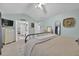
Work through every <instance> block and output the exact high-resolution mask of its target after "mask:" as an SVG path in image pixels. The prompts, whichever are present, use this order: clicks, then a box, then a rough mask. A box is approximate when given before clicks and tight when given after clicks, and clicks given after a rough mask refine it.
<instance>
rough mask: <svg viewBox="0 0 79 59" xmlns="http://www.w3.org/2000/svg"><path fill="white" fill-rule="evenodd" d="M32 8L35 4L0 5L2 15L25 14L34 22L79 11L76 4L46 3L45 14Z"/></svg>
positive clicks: (78, 5) (78, 6)
mask: <svg viewBox="0 0 79 59" xmlns="http://www.w3.org/2000/svg"><path fill="white" fill-rule="evenodd" d="M34 6H35V3H0V11H1V12H2V13H3V14H26V15H29V16H30V17H32V18H34V19H36V20H42V19H47V18H49V17H51V16H55V15H57V14H60V13H63V12H69V11H74V10H79V4H78V3H46V4H45V8H46V11H47V13H44V12H43V11H42V10H41V9H39V8H35V7H34Z"/></svg>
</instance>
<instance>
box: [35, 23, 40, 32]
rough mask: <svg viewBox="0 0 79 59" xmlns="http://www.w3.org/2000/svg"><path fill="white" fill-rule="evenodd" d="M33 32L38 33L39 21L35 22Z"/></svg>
mask: <svg viewBox="0 0 79 59" xmlns="http://www.w3.org/2000/svg"><path fill="white" fill-rule="evenodd" d="M35 33H40V23H35Z"/></svg>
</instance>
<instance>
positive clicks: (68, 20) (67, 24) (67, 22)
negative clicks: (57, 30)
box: [63, 17, 75, 27]
mask: <svg viewBox="0 0 79 59" xmlns="http://www.w3.org/2000/svg"><path fill="white" fill-rule="evenodd" d="M63 26H64V27H74V26H75V19H74V18H73V17H70V18H66V19H64V20H63Z"/></svg>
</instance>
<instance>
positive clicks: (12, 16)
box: [2, 14, 37, 39]
mask: <svg viewBox="0 0 79 59" xmlns="http://www.w3.org/2000/svg"><path fill="white" fill-rule="evenodd" d="M2 18H5V19H8V20H13V21H16V20H21V21H26V22H28V23H29V24H28V25H29V33H34V30H33V29H31V22H37V21H35V20H34V19H33V18H31V17H30V16H28V15H25V14H2ZM15 24H16V23H14V27H13V29H14V30H15V39H16V29H15V28H16V25H15Z"/></svg>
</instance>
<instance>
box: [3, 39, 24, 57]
mask: <svg viewBox="0 0 79 59" xmlns="http://www.w3.org/2000/svg"><path fill="white" fill-rule="evenodd" d="M24 44H25V43H24V40H19V41H17V42H14V43H11V44H7V45H4V46H3V48H2V56H23V55H24Z"/></svg>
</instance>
